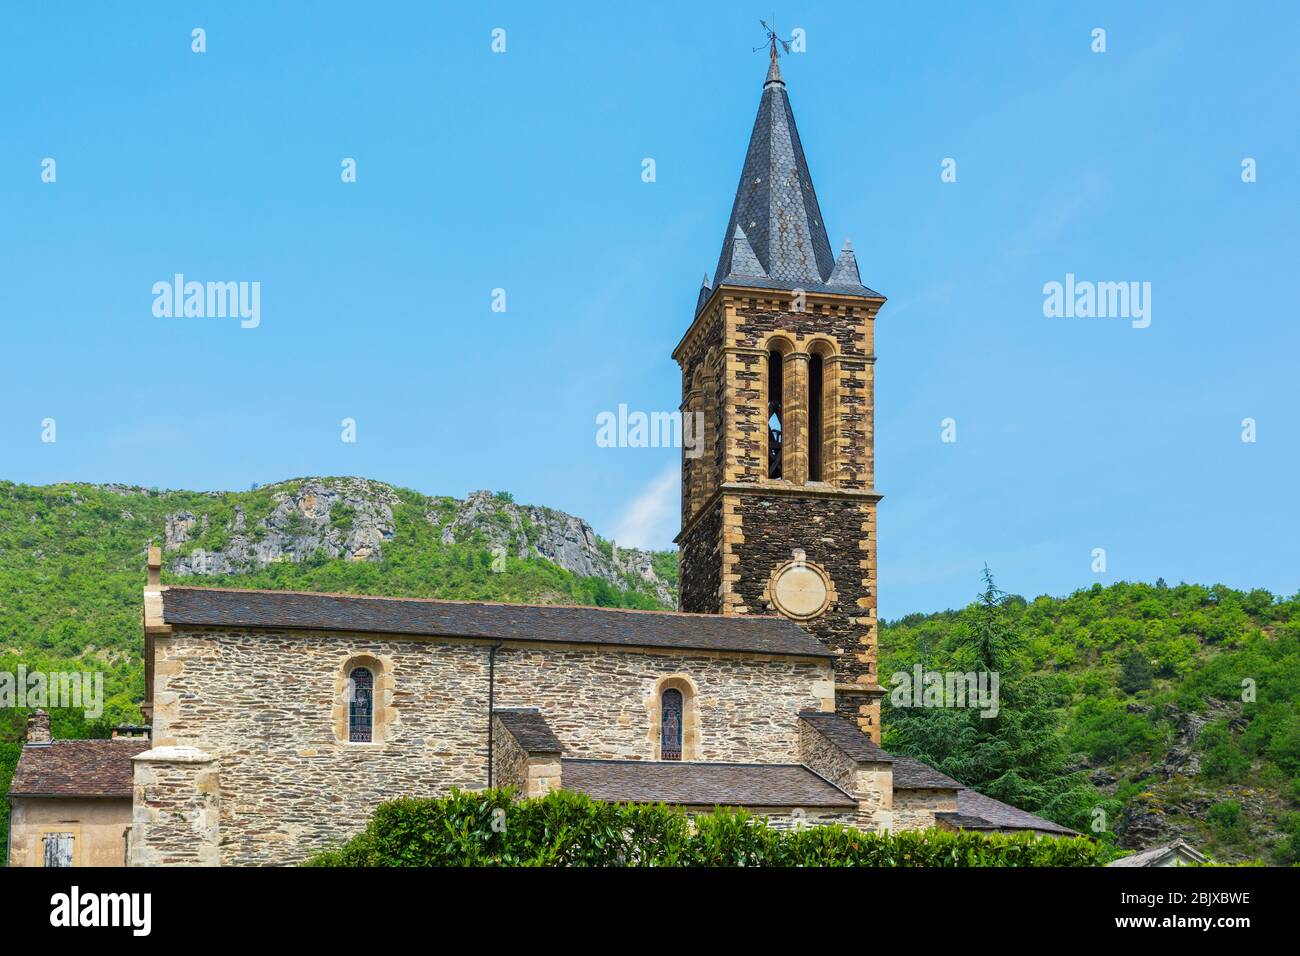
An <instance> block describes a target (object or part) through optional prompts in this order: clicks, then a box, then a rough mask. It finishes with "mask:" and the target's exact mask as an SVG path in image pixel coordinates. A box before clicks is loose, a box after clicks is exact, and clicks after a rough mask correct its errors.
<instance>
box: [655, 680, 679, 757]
mask: <svg viewBox="0 0 1300 956" xmlns="http://www.w3.org/2000/svg"><path fill="white" fill-rule="evenodd" d="M659 727H660V731H659V733H660V737H659V756H660V757H661V758H662V759H664V760H681V759H682V692H681V691H679V690H672V689H669V690H666V691H664V694H663V716H662V719H661V721H660V724H659Z"/></svg>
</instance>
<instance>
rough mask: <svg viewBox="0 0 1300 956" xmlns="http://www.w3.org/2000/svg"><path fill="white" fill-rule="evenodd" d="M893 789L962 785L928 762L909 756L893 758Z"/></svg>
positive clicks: (959, 787) (932, 788) (951, 788)
mask: <svg viewBox="0 0 1300 956" xmlns="http://www.w3.org/2000/svg"><path fill="white" fill-rule="evenodd" d="M894 789H895V790H960V789H962V785H961V784H960V783H958V782H957V781H956V780H954V779H952V777H948V776H945V775H944V774H941V773H940V772H939V771H937V770H935V769H934V768H933V767H931V766H930V765H929V764H924V763H921V761H919V760H913V759H912V758H911V757H895V758H894Z"/></svg>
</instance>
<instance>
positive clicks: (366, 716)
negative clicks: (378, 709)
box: [348, 667, 375, 744]
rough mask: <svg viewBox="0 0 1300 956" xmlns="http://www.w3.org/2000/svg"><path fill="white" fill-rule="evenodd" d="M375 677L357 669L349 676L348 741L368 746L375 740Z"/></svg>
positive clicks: (362, 668) (362, 669)
mask: <svg viewBox="0 0 1300 956" xmlns="http://www.w3.org/2000/svg"><path fill="white" fill-rule="evenodd" d="M374 723H375V675H374V674H372V673H371V672H370V669H369V668H368V667H357V668H355V669H353V671H352V673H351V674H349V675H348V740H349V741H350V742H351V743H354V744H368V743H370V742H371V740H373V739H374Z"/></svg>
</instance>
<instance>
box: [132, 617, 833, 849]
mask: <svg viewBox="0 0 1300 956" xmlns="http://www.w3.org/2000/svg"><path fill="white" fill-rule="evenodd" d="M155 647H156V654H157V663H156V668H155V695H154V696H155V704H156V707H155V713H154V743H155V746H159V747H161V746H165V745H168V744H181V745H191V746H195V747H201V748H203V749H204V750H206V751H208V752H209V753H210V754H211V755H212V756H213V757H214V758H215V759H216V760H217V761H219V763H220V767H221V776H220V781H221V803H220V809H221V816H220V840H221V845H220V859H221V862H222V863H223V864H287V863H293V862H296V861H298V860H300V859H302V858H304V857H305V856H308V855H309V854H310V853H311V852H313V851H314V850H316V849H319V848H322V847H324V846H328V845H330V844H333V843H337V842H340V841H342V840H344V839H346V838H347V837H348V836H350V835H351V834H353V833H355V832H357V831H358V830H360V829H361V828H362V826H363V825H364V822H365V819H366V817H367V816H368V815H369V813H370V812H371V811H372V810H373V809H374V807H375V806H376V805H378V804H379V803H381V802H383V801H384V800H388V799H392V798H394V797H398V796H433V795H438V794H441V793H445V792H446V791H447V789H448V788H450V787H452V786H458V787H462V788H481V787H483V786H485V785H486V783H487V760H488V755H487V707H488V703H487V702H488V684H487V681H488V667H487V656H488V644H487V642H472V641H454V640H439V639H427V640H421V639H403V638H396V637H387V636H383V635H358V634H342V633H329V632H311V633H303V632H297V633H281V632H275V631H255V630H221V631H217V630H204V629H186V628H178V629H176V631H175V632H174V633H173V635H172V636H171V637H167V638H159V639H158V640H157V641H156V644H155ZM358 657H362V658H364V659H366V660H367V661H368V662H370V661H373V662H377V664H372V665H371V666H378V667H379V668H380V669H381V672H380V673H379V674H377V675H376V687H377V688H381V689H382V695H383V696H382V699H377V700H376V712H377V714H382V715H383V728H382V731H383V732H382V734H381V735H378V736H380V737H381V738H382V739H381V741H380V742H377V743H369V744H362V743H348V742H346V741H345V740H340V739H339V730H338V726H339V722H338V721H337V719H336V717H337V707H338V703H339V702H338V699H337V698H338V692H339V690H338V688H339V686H340V684H339V675H340V673H341V672H342V670H343V668H344V666H345V664H347V663H348V662H349V661H351V660H353V659H355V658H358ZM496 673H497V684H496V705H497V706H499V707H522V706H530V707H538V708H540V709H541V711H542V714H543V716H544V717H545V718H546V720H547V722H548V723H549V724H550V726H551V728H552V729H553V731H554V732H555V734H556V736H557V737H558V738H559V740H560V742H561V744H562V745H563V746H564V748H565V752H566V754H568V755H570V756H581V757H605V758H617V757H629V758H633V759H652V757H653V753H654V731H653V729H652V728H654V727H655V726H657V721H656V720H655V719H654V718H655V713H656V706H655V703H654V688H655V685H656V682H657V681H658V680H660V679H661V678H664V677H668V676H673V675H679V676H684V677H685V678H687V679H689V681H690V682H691V683H693V684H694V686H695V687H696V688H697V700H698V702H699V705H700V714H701V717H700V728H699V748H700V753H699V759H702V760H737V761H752V762H770V763H776V762H790V761H797V760H798V728H797V723H798V718H797V716H796V715H797V713H798V711H799V710H800V709H803V708H807V707H820V706H822V705H823V704H825V703H826V702H827V700H828V699H829V697H830V681H831V668H830V663H829V661H815V660H791V659H783V658H768V657H759V656H752V657H725V656H722V655H716V654H714V655H710V654H707V653H698V654H686V653H673V652H662V653H643V652H639V651H633V650H626V651H623V650H614V649H610V648H595V647H579V646H574V645H566V646H563V647H552V646H545V645H539V644H507V645H505V646H503V647H502V648H501V650H500V651H498V653H497V671H496ZM539 772H540V771H539Z"/></svg>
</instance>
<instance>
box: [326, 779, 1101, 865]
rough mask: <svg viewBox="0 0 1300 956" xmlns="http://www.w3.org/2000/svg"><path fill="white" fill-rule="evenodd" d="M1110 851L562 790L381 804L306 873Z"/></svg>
mask: <svg viewBox="0 0 1300 956" xmlns="http://www.w3.org/2000/svg"><path fill="white" fill-rule="evenodd" d="M1110 856H1111V851H1110V850H1109V849H1107V848H1106V847H1104V846H1103V845H1101V844H1097V843H1094V842H1093V841H1091V840H1089V839H1087V838H1085V837H1074V838H1069V839H1054V838H1040V837H1036V836H1033V835H1030V834H1023V835H1015V836H1005V835H1001V834H982V833H970V832H962V833H949V832H945V831H941V830H925V831H914V830H909V831H904V832H902V833H886V834H883V835H882V834H876V833H866V832H863V831H860V830H855V829H852V828H849V827H842V826H838V825H828V826H811V827H805V828H802V829H796V830H782V829H778V828H776V827H773V826H772V825H771V824H769V823H768V822H767V821H766V820H764V819H762V818H760V817H755V816H754V815H753V814H750V813H748V812H746V811H744V810H715V811H714V812H713V813H710V814H700V815H697V816H695V817H694V818H693V819H692V818H690V817H688V815H687V814H686V812H685V811H684V810H682V809H681V808H679V807H668V806H664V805H662V804H659V805H640V804H622V803H601V802H598V801H595V800H592V799H590V798H588V797H586V796H584V795H582V794H577V793H570V792H567V791H558V792H556V793H552V794H549V795H548V796H546V797H544V798H541V799H536V800H513V799H512V795H511V792H510V791H509V790H485V791H481V792H476V793H469V792H465V791H460V790H453V791H452V792H451V793H450V794H448V795H447V796H445V797H439V798H436V799H422V800H414V799H402V800H393V801H390V802H388V803H385V804H382V805H381V806H380V807H379V808H378V809H376V810H375V812H374V814H373V815H372V816H371V818H370V820H369V821H368V822H367V824H366V828H365V830H363V831H362V832H361V833H359V834H357V835H356V836H354V837H353V838H352V839H350V840H348V841H347V842H346V843H344V844H343V845H342V846H339V847H336V848H334V849H330V850H326V851H324V852H322V853H318V854H316V855H315V856H313V857H312V858H311V859H309V860H307V861H306V863H305V864H304V865H306V866H318V867H320V866H326V867H363V866H426V867H436V866H697V867H714V866H931V867H938V866H1096V865H1099V864H1101V863H1104V862H1107V861H1108V860H1109V858H1110Z"/></svg>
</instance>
